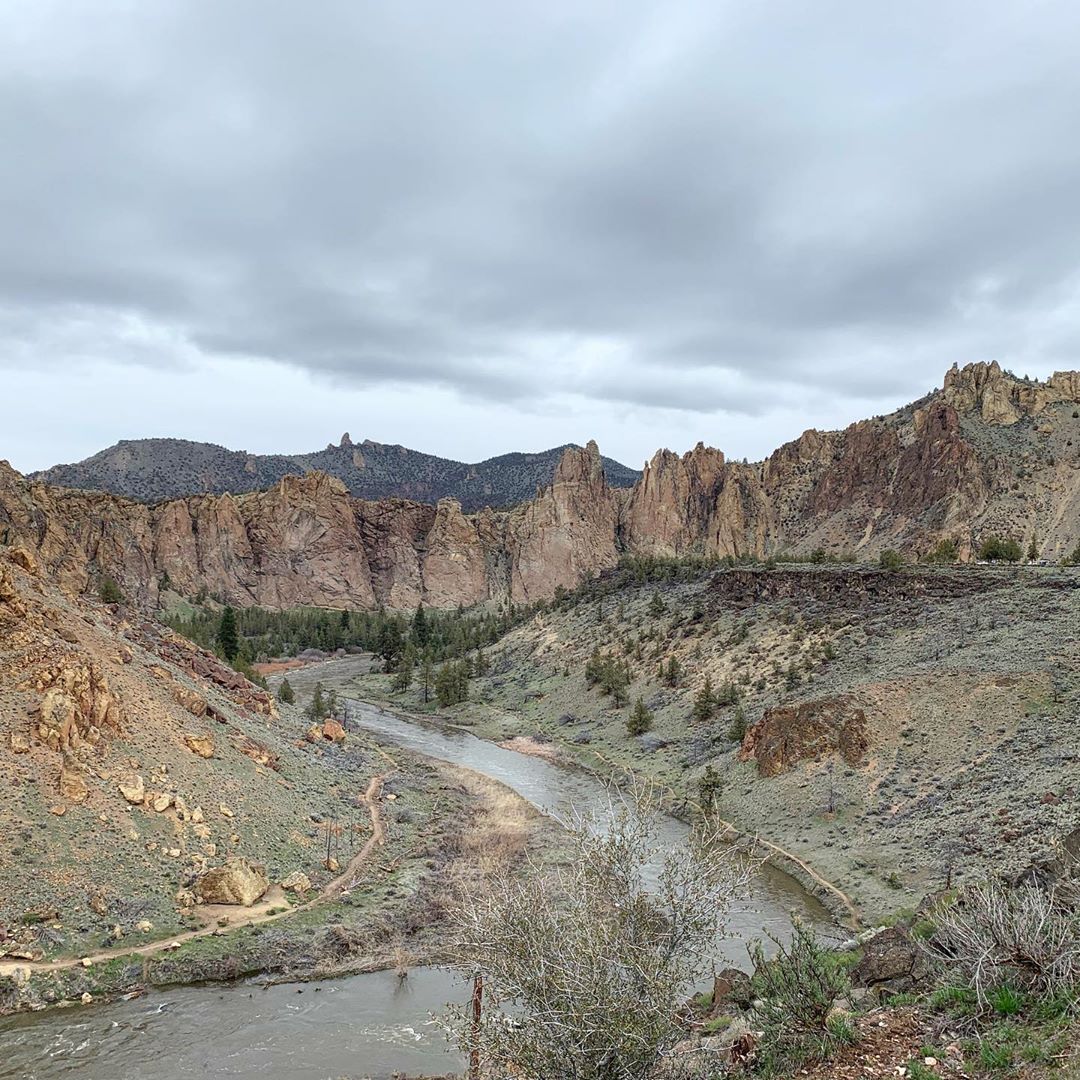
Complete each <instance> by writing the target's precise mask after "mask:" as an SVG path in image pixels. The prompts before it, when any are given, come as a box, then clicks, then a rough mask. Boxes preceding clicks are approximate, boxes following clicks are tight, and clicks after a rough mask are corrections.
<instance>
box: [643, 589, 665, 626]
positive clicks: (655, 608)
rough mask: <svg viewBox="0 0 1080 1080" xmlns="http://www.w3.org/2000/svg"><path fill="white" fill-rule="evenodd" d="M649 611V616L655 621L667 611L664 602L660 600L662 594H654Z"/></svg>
mask: <svg viewBox="0 0 1080 1080" xmlns="http://www.w3.org/2000/svg"><path fill="white" fill-rule="evenodd" d="M648 610H649V614H650V615H651V616H652V617H653V618H654V619H657V618H659V617H660V616H661V615H663V614H664V612H665V611H666V610H667V608H665V607H664V601H663V600H661V599H660V594H659V593H658V592H654V593H653V594H652V599H651V600H650V601H649V609H648Z"/></svg>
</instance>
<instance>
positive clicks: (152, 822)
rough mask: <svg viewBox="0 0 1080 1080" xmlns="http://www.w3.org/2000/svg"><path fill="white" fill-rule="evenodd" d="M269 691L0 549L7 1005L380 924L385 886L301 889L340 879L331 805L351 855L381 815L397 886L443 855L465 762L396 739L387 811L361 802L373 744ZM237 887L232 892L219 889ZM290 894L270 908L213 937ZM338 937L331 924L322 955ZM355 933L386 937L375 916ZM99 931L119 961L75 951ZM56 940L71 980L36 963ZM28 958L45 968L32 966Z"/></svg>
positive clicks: (17, 551)
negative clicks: (433, 762)
mask: <svg viewBox="0 0 1080 1080" xmlns="http://www.w3.org/2000/svg"><path fill="white" fill-rule="evenodd" d="M281 709H282V713H281V715H279V712H278V706H277V703H276V702H275V701H274V699H273V698H272V697H271V696H270V695H269V694H268V693H267V692H266V691H264V690H261V689H259V688H258V687H256V686H253V685H252V684H251V683H249V682H247V681H246V680H245V679H244V678H243V677H242V676H240V675H239V674H237V672H235V671H234V670H232V669H231V668H229V667H227V666H226V665H225V664H223V663H222V662H221V661H220V660H218V659H217V658H216V657H215V656H214V655H213V654H211V653H208V652H205V651H204V650H201V649H199V648H197V647H196V646H194V645H192V644H191V643H190V642H188V641H186V640H184V639H183V638H181V637H179V636H177V635H176V634H174V633H173V632H172V631H170V630H168V629H167V628H165V627H163V626H161V625H160V624H158V623H155V622H153V621H151V620H148V619H144V618H141V617H138V616H136V615H135V614H134V613H133V612H132V611H130V610H128V609H125V608H124V606H123V605H105V604H100V603H96V602H89V601H85V600H75V599H73V598H71V597H70V596H68V595H66V594H65V593H64V592H63V591H62V590H61V589H60V588H58V587H57V586H56V584H55V583H54V582H53V581H51V580H50V578H49V576H48V575H47V574H45V573H43V572H42V571H41V570H40V569H39V567H38V565H37V563H36V560H35V559H34V558H33V556H32V555H30V554H29V553H28V552H27V551H26V550H25V549H22V548H12V549H8V550H6V551H0V770H2V773H3V777H4V783H3V785H0V833H2V835H3V836H4V837H5V843H4V844H3V845H0V1013H3V1012H5V1011H7V1010H9V1009H11V1008H13V1007H15V1006H16V1005H17V1004H19V1003H20V1002H22V1003H23V1004H29V1003H31V1002H40V1001H42V1000H44V1001H48V1000H55V999H56V998H55V997H53V998H50V997H48V996H47V995H48V994H50V993H51V994H54V995H59V996H61V997H75V998H78V996H79V994H80V993H81V992H82V991H83V990H84V989H88V990H91V991H95V992H96V991H97V989H98V988H99V987H101V986H103V985H109V980H110V979H111V980H113V982H112V984H111V985H114V986H116V987H119V988H121V989H127V988H129V987H130V986H131V985H134V984H141V985H145V984H146V983H147V982H152V981H160V982H168V981H170V980H174V981H175V980H177V979H180V980H183V979H193V978H207V977H208V978H221V977H227V976H230V975H231V976H235V975H237V974H241V973H243V972H244V971H246V970H259V969H261V968H269V969H275V968H280V967H282V966H285V967H295V966H297V965H298V964H299V965H302V964H307V965H308V966H309V967H310V966H312V965H315V964H318V963H321V962H323V960H324V959H326V957H324V955H323V953H324V945H325V944H326V943H325V942H323V940H322V939H321V938H318V932H319V931H321V930H322V928H324V927H325V926H326V924H327V923H328V922H336V923H344V924H345V925H346V927H349V926H352V925H354V924H357V923H359V922H362V921H363V920H364V919H368V918H374V917H375V916H376V914H377V915H378V918H379V919H380V920H381V925H382V926H383V927H384V929H383V931H382V933H383V934H384V935H385V933H387V932H388V929H387V928H389V927H391V926H392V925H393V917H394V916H395V912H396V908H395V905H394V903H393V902H390V901H388V900H387V898H386V897H384V896H382V894H381V893H378V892H377V891H372V890H370V889H363V890H359V891H358V892H357V893H356V898H355V900H352V901H348V900H347V899H340V898H338V897H337V894H340V893H341V892H342V891H343V889H342V888H339V889H338V890H337V894H335V902H334V903H329V902H327V903H320V904H319V906H318V907H317V909H316V907H315V906H313V904H312V903H309V902H314V901H315V900H316V899H319V900H321V899H322V898H321V897H320V896H319V893H320V891H326V890H329V891H332V890H333V879H334V878H335V872H334V871H335V870H336V868H337V864H336V863H335V864H333V865H332V866H329V867H328V866H327V865H326V863H325V853H326V848H325V845H326V843H327V838H326V834H327V826H326V825H325V822H326V821H331V822H332V823H333V824H334V827H335V828H334V848H333V851H334V855H335V857H337V858H338V859H339V860H340V862H341V864H342V868H344V864H345V863H347V862H348V861H349V860H350V858H352V857H353V856H354V855H358V854H359V853H360V852H361V851H362V850H363V845H364V843H365V841H368V840H369V839H371V837H372V836H373V835H374V834H373V828H374V826H375V823H376V821H377V820H382V822H383V823H384V824H383V826H381V828H382V837H381V842H385V843H386V844H387V845H388V846H387V848H386V850H387V852H391V853H393V856H394V858H395V860H396V862H395V865H396V866H398V865H399V866H400V874H401V875H402V877H403V879H405V880H406V881H407V882H408V885H409V887H408V890H407V892H406V891H402V892H401V893H400V896H401V897H403V898H404V897H406V896H408V897H412V896H413V895H414V894H415V893H416V891H417V890H418V889H419V888H420V887H421V886H423V885H424V882H425V881H426V879H427V878H428V877H430V876H432V874H433V873H434V872H435V870H436V869H437V867H438V866H439V865H440V864H439V863H438V861H437V860H432V859H426V862H425V863H424V864H421V863H420V861H419V855H415V854H414V853H415V852H418V851H420V852H424V853H425V857H426V851H427V849H426V847H425V846H424V845H425V844H426V843H428V842H431V841H430V837H432V836H434V835H436V834H437V832H438V830H439V829H443V828H451V829H452V830H453V831H454V832H455V833H460V831H461V828H462V819H461V818H460V816H457V815H460V814H461V813H462V811H463V809H464V808H465V806H466V804H467V802H468V798H467V796H466V795H465V793H464V792H463V791H462V790H461V782H460V779H458V778H457V777H456V776H455V777H452V778H451V779H450V780H446V779H444V778H443V777H442V775H441V774H440V773H439V772H438V771H437V770H435V769H433V768H432V767H429V766H426V765H420V764H416V763H415V762H411V761H410V760H409V759H408V758H407V756H405V755H399V758H398V763H397V766H396V767H395V768H394V769H393V770H392V773H393V785H394V787H393V790H394V791H395V793H396V794H395V795H394V798H395V799H396V800H398V802H397V804H396V809H400V813H397V812H395V811H391V810H390V809H389V808H388V809H387V810H386V812H385V814H384V813H383V812H382V811H381V808H379V807H378V806H377V805H374V804H375V803H376V801H377V799H378V795H379V792H381V790H382V788H381V786H380V785H381V784H382V780H381V779H377V778H379V777H381V776H382V775H383V774H388V769H387V764H386V761H385V759H384V758H382V757H379V756H377V755H375V754H374V752H370V753H368V752H365V751H362V750H359V748H357V747H354V746H352V745H351V736H350V737H343V736H342V734H341V732H340V729H335V728H333V727H331V728H328V729H327V732H328V734H327V735H326V736H324V735H323V733H322V731H321V730H320V729H317V730H316V735H315V736H314V737H312V736H311V735H310V733H309V730H308V729H309V727H310V720H305V718H304V717H303V716H302V715H301V713H300V710H299V709H298V708H296V707H292V706H282V707H281ZM305 733H307V735H306V737H305ZM331 735H332V736H333V738H332V739H331V738H330V737H329V736H331ZM373 783H374V784H375V786H374V788H373V787H372V784H373ZM388 783H389V781H388ZM387 790H389V787H388V788H387ZM435 805H437V806H438V807H439V808H440V809H439V812H438V813H437V814H436V813H435V812H434V810H433V806H435ZM410 808H411V810H410ZM412 814H415V818H414V817H412V816H410V815H412ZM376 815H379V817H378V818H377V817H376ZM391 826H392V827H391ZM421 826H422V829H423V835H424V837H426V838H428V839H427V840H423V839H420V830H421ZM399 845H400V848H399ZM388 857H389V856H388ZM234 858H236V859H243V860H246V861H247V863H248V864H250V866H252V867H254V870H250V869H243V868H240V869H237V864H235V863H234V862H233V861H232V860H233V859H234ZM263 870H264V871H265V873H263ZM373 872H374V871H373ZM215 875H216V880H217V882H218V884H217V885H216V886H214V887H211V885H210V882H211V881H212V880H214V879H215ZM301 875H303V876H301ZM260 877H261V883H260V880H259V879H260ZM383 879H384V880H385V881H386V882H388V883H392V882H394V881H396V880H397V878H396V877H390V876H388V875H384V878H383ZM290 881H291V882H293V884H292V885H290V884H289V883H290ZM282 882H285V885H284V886H283V885H282ZM249 887H250V888H252V890H253V891H252V893H251V895H250V896H248V897H247V898H246V899H244V900H243V901H242V902H239V903H237V902H231V903H226V902H224V900H225V899H226V898H227V897H228V895H229V894H230V893H231V895H232V896H233V899H234V900H235V899H236V897H237V896H238V895H240V894H241V893H242V892H243V891H245V890H247V889H248V888H249ZM394 895H398V894H397V893H391V894H390V896H391V897H392V896H394ZM204 901H205V902H204ZM402 902H404V901H402ZM302 903H303V904H304V905H305V908H304V911H302V912H301V911H298V912H296V913H295V914H294V916H293V918H291V919H290V920H289V921H288V924H287V926H286V927H285V928H283V929H280V930H275V931H274V932H273V933H268V934H265V935H262V934H260V933H255V932H254V930H258V929H261V928H259V927H253V932H252V933H250V934H248V935H247V936H246V937H243V936H242V937H241V938H234V937H230V938H227V939H221V937H220V935H221V929H220V928H221V927H226V926H228V927H230V928H231V927H239V926H244V925H246V924H248V923H255V922H259V923H261V922H264V921H267V922H269V921H272V920H273V918H274V917H275V916H276V915H277V914H278V913H282V912H285V911H288V910H289V909H290V908H292V907H294V906H295V905H301V904H302ZM398 906H400V905H398ZM307 907H311V911H310V913H309V912H308V911H307ZM339 930H340V927H339ZM342 932H343V933H344V931H342ZM350 932H351V931H350ZM176 939H179V940H180V941H181V942H184V943H185V944H184V947H183V949H181V948H180V946H176V948H175V949H174V948H173V946H172V944H171V943H172V942H173V941H174V940H176ZM219 939H220V940H219ZM341 940H346V941H347V940H349V938H348V935H347V934H346V936H345V938H344V939H342V938H340V936H339V939H338V940H337V944H336V945H335V943H334V940H333V938H332V936H331V939H330V940H329V945H328V946H327V947H329V948H330V950H331V959H333V957H334V956H336V954H334V952H333V950H334V949H335V948H338V949H340V945H341ZM367 940H368V942H369V948H370V947H372V946H377V945H378V943H379V942H380V941H382V940H383V938H380V937H379V936H378V934H377V933H372V931H371V930H370V929H369V931H368V938H367ZM163 946H164V948H163ZM103 952H107V953H110V954H115V961H116V962H115V963H112V964H110V965H106V964H104V963H103V964H102V965H101V966H100V967H99V966H98V965H97V964H95V965H93V970H89V967H90V965H87V968H88V970H85V971H84V970H83V968H82V967H81V966H79V965H77V964H75V963H74V960H75V959H77V958H79V957H82V956H86V955H87V954H98V953H103ZM125 953H132V954H138V955H127V956H125V955H124V954H125ZM150 953H153V954H154V957H155V959H154V961H153V963H154V967H155V970H154V972H151V970H150V965H151V957H150ZM298 956H301V957H302V958H303V959H302V960H301V959H298ZM54 957H55V958H59V959H60V961H61V966H60V967H58V968H57V969H56V977H57V979H58V980H59V979H72V980H75V981H74V983H72V984H68V983H61V982H59V981H57V982H53V983H50V982H49V981H48V978H49V977H50V976H51V975H52V974H53V969H52V968H50V967H49V966H48V964H47V963H45V964H43V963H42V961H46V962H47V961H48V960H50V959H51V958H54ZM338 959H340V958H338ZM31 969H33V970H34V971H38V972H41V973H43V974H44V975H45V976H46V981H45V982H44V983H42V982H40V981H39V982H35V983H34V984H32V985H27V984H26V983H25V979H26V977H27V972H29V971H31ZM12 980H14V981H12ZM24 989H25V990H26V991H27V993H29V994H31V997H28V998H26V999H25V1000H24V999H23V998H22V997H20V995H21V994H22V992H23V990H24ZM43 994H44V995H46V996H44V997H42V995H43Z"/></svg>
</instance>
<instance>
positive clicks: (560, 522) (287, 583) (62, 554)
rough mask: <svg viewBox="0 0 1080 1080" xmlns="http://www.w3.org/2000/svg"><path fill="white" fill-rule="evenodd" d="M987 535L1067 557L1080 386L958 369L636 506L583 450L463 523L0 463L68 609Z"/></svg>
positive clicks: (381, 592) (1079, 517)
mask: <svg viewBox="0 0 1080 1080" xmlns="http://www.w3.org/2000/svg"><path fill="white" fill-rule="evenodd" d="M991 533H996V534H1000V535H1003V536H1009V537H1012V538H1014V539H1016V540H1017V541H1018V542H1020V543H1021V544H1023V545H1024V547H1025V548H1027V546H1028V545H1029V544H1030V543H1031V542H1032V541H1034V545H1035V548H1036V550H1037V551H1038V552H1039V553H1040V555H1042V556H1045V557H1048V558H1060V557H1062V556H1064V555H1066V554H1068V553H1070V552H1072V550H1073V549H1074V548H1075V547H1076V545H1077V543H1078V542H1080V373H1077V372H1063V373H1057V374H1055V375H1054V376H1052V377H1051V378H1050V379H1049V380H1047V381H1046V382H1045V383H1040V382H1035V381H1033V380H1027V379H1018V378H1016V377H1015V376H1013V375H1011V374H1009V373H1008V372H1005V371H1003V370H1002V369H1001V368H1000V367H999V366H998V365H997V364H996V363H995V364H970V365H968V366H967V367H964V368H955V367H954V368H953V369H952V370H951V371H950V372H949V373H948V374H947V375H946V378H945V382H944V386H943V388H942V389H941V390H939V391H936V392H935V393H932V394H930V395H928V396H927V397H925V398H923V399H922V400H921V401H919V402H916V403H915V404H913V405H909V406H906V407H905V408H902V409H900V410H898V411H897V412H895V413H892V414H890V415H888V416H883V417H877V418H874V419H871V420H864V421H860V422H858V423H856V424H852V425H851V426H850V427H848V428H846V429H845V430H843V431H829V432H820V431H815V430H809V431H807V432H805V433H804V434H803V435H802V436H800V438H798V439H796V440H794V441H793V442H790V443H788V444H786V445H784V446H782V447H780V448H779V449H778V450H776V451H775V452H774V453H773V454H772V455H771V456H770V457H769V458H767V459H766V460H765V461H763V462H759V463H755V464H748V463H745V462H743V463H739V462H731V461H728V460H726V459H725V457H724V455H723V454H722V453H721V452H720V451H718V450H714V449H711V448H709V447H706V446H704V445H702V444H698V446H697V447H695V448H694V449H693V450H691V451H690V452H689V453H686V454H683V455H681V456H680V455H677V454H674V453H671V452H670V451H667V450H661V451H659V452H658V453H657V454H656V455H655V456H654V457H653V459H652V461H650V462H649V463H648V465H647V466H646V467H645V470H644V472H643V473H642V475H641V478H640V479H639V480H638V482H637V483H636V484H635V485H634V487H633V488H632V489H630V490H629V491H626V490H623V489H619V488H614V487H611V486H610V485H609V483H608V480H607V477H606V476H605V469H604V462H603V459H602V458H601V457H600V452H599V449H598V448H597V446H596V444H595V443H590V444H589V445H588V446H587V447H586V448H584V449H581V448H577V447H571V448H569V449H567V450H565V451H564V452H563V454H562V457H561V458H560V461H559V464H558V466H557V467H556V469H555V472H554V475H553V477H552V481H551V483H550V484H548V485H546V486H543V487H542V488H540V490H539V491H538V492H537V493H536V496H535V497H534V498H532V499H530V500H528V501H526V502H524V503H521V504H520V505H518V506H516V507H514V508H512V509H509V510H500V511H493V510H489V509H485V510H482V511H480V512H479V513H476V514H466V513H464V512H463V511H462V508H461V506H460V504H459V503H458V502H456V501H455V500H452V499H443V500H441V501H439V503H438V504H437V505H430V504H427V503H420V502H410V501H406V500H402V499H383V500H376V501H366V500H362V499H357V498H355V497H354V496H353V495H352V494H351V493H350V492H349V490H348V488H347V487H346V485H345V484H344V483H343V482H342V481H340V480H338V479H336V478H332V477H329V476H327V475H325V474H322V473H308V474H305V475H303V476H291V475H290V476H284V477H283V478H282V479H280V480H279V481H278V482H277V483H276V484H275V485H274V486H273V487H271V488H270V489H269V490H266V491H259V492H251V493H248V494H242V495H230V494H226V495H199V496H191V497H187V498H183V499H176V500H173V501H169V502H165V503H160V504H158V505H156V506H148V505H146V504H144V503H140V502H135V501H132V500H128V499H124V498H121V497H118V496H114V495H108V494H102V493H94V492H87V491H74V490H67V489H63V488H56V487H51V486H48V485H46V484H44V483H41V482H38V481H32V480H27V479H25V478H24V477H22V476H20V475H19V474H18V473H16V472H14V470H12V469H11V468H10V467H8V466H7V465H6V464H0V542H6V543H8V544H14V543H16V542H17V543H20V544H22V545H24V546H26V547H27V549H28V550H31V551H33V552H34V553H35V555H36V557H37V559H38V560H39V561H40V562H41V563H42V565H43V566H44V567H46V568H47V570H48V571H49V573H50V574H51V575H53V577H54V578H55V579H56V580H58V581H59V582H60V583H61V584H62V585H63V586H64V588H65V589H67V591H68V592H69V593H72V594H79V593H82V592H85V591H86V590H87V589H88V588H90V587H91V586H92V585H93V584H94V582H95V579H96V578H98V577H100V576H103V575H107V576H110V577H113V578H115V579H116V581H117V582H118V583H119V584H120V585H121V587H122V589H123V590H124V591H125V593H126V594H127V595H128V596H129V597H131V598H132V599H133V600H136V601H137V602H139V603H140V604H142V605H145V606H148V607H149V606H152V605H154V604H155V603H156V601H157V596H158V591H159V589H160V587H161V584H162V582H163V581H164V580H167V581H168V582H169V583H170V584H171V585H172V586H173V587H174V588H175V589H177V590H178V591H180V592H181V593H185V594H192V593H195V592H196V591H198V589H200V588H201V587H203V586H205V587H206V588H208V589H209V590H210V591H211V592H212V593H215V594H218V595H220V596H223V597H226V598H228V599H229V600H230V601H232V602H233V603H237V604H259V605H264V606H268V607H290V606H295V605H300V604H311V605H318V606H329V607H346V606H347V607H373V606H375V605H378V604H383V605H386V606H388V607H392V608H407V607H413V606H415V605H416V604H417V603H419V602H423V603H425V604H427V605H430V606H438V607H447V606H456V605H458V604H463V605H471V604H476V603H482V602H485V601H503V600H511V601H513V602H515V603H526V602H530V601H533V600H536V599H541V598H546V597H550V596H552V595H553V594H554V593H555V592H556V590H558V589H559V588H571V587H573V586H574V585H575V584H577V582H579V581H580V580H581V579H582V578H584V577H588V576H590V575H594V574H596V573H599V572H601V571H602V570H604V569H606V568H608V567H610V566H612V565H614V564H615V562H616V561H617V560H618V558H619V556H620V555H621V554H623V553H633V554H652V555H683V554H688V553H702V554H706V555H717V556H724V555H735V556H740V555H757V556H764V555H769V554H777V553H781V552H789V553H800V552H801V553H806V552H809V551H810V550H812V549H814V548H819V547H820V548H823V549H825V550H826V551H829V552H832V553H840V552H854V553H855V554H856V555H857V556H859V557H865V558H872V557H875V556H876V555H877V553H878V552H880V551H881V550H882V549H883V548H886V547H895V548H898V549H900V550H902V551H904V552H906V553H909V554H912V555H918V554H921V553H924V552H925V551H927V550H929V549H930V548H932V547H933V546H934V545H935V544H936V543H937V542H938V541H939V540H940V539H942V538H946V537H947V538H950V539H953V540H955V541H956V542H957V544H958V546H959V548H960V551H961V555H962V557H965V558H966V557H970V555H971V552H972V551H973V550H974V549H975V547H976V546H977V544H978V542H979V541H980V539H981V538H982V537H984V536H986V535H989V534H991Z"/></svg>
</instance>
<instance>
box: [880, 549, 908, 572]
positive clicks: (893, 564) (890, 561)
mask: <svg viewBox="0 0 1080 1080" xmlns="http://www.w3.org/2000/svg"><path fill="white" fill-rule="evenodd" d="M878 565H879V566H880V567H881V569H882V570H893V571H895V570H902V569H903V568H904V557H903V555H901V554H900V552H899V551H893V550H892V548H886V549H885V551H883V552H882V553H881V555H880V557H879V558H878Z"/></svg>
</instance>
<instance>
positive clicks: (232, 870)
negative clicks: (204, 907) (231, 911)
mask: <svg viewBox="0 0 1080 1080" xmlns="http://www.w3.org/2000/svg"><path fill="white" fill-rule="evenodd" d="M269 887H270V879H269V877H267V874H266V869H265V867H262V866H257V865H255V864H253V863H250V862H248V860H247V859H244V858H241V857H239V856H236V857H234V858H231V859H227V860H226V861H225V863H224V864H223V865H222V866H215V867H212V868H211V869H209V870H207V871H206V872H205V873H204V874H202V875H201V876H200V878H199V880H198V881H197V882H196V883H195V894H196V895H197V896H198V897H199V899H200V900H202V902H203V903H204V904H239V905H241V906H243V907H251V905H252V904H254V903H255V901H256V900H258V899H259V898H260V897H261V896H262V895H263V893H265V892H266V890H267V889H268V888H269Z"/></svg>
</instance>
